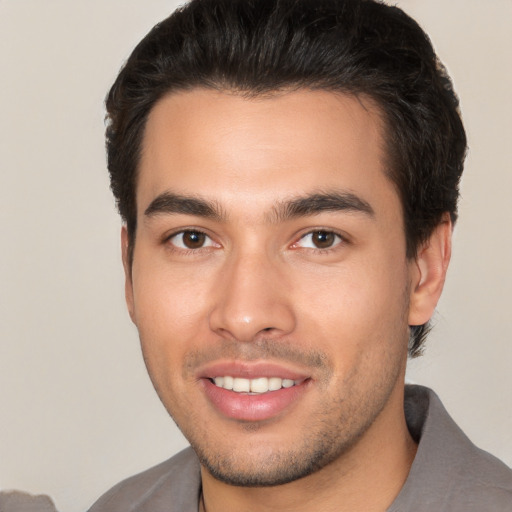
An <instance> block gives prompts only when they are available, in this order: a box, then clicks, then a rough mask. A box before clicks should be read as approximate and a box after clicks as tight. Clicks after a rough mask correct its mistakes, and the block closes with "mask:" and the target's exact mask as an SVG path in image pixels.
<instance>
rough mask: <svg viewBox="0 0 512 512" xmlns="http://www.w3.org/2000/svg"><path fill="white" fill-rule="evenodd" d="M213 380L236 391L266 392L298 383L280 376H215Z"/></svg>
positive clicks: (216, 383)
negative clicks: (253, 377)
mask: <svg viewBox="0 0 512 512" xmlns="http://www.w3.org/2000/svg"><path fill="white" fill-rule="evenodd" d="M213 382H214V383H215V385H216V386H218V387H219V388H224V389H230V390H233V391H236V392H237V393H255V394H260V393H267V392H268V391H277V390H279V389H281V388H291V387H292V386H295V385H296V384H298V383H299V381H294V380H291V379H281V378H280V377H270V378H267V377H259V378H257V379H243V378H241V377H230V376H229V375H226V376H224V377H215V378H214V379H213Z"/></svg>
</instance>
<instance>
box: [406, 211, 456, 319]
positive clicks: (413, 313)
mask: <svg viewBox="0 0 512 512" xmlns="http://www.w3.org/2000/svg"><path fill="white" fill-rule="evenodd" d="M452 230H453V226H452V222H451V220H450V216H449V214H448V213H446V214H445V215H444V216H443V219H442V221H441V223H440V224H439V225H438V226H437V227H436V228H435V230H434V231H433V233H432V235H431V236H430V238H429V239H428V240H427V242H425V244H424V245H423V246H422V247H421V248H420V249H419V251H418V255H417V256H416V258H415V260H414V261H413V262H411V265H413V272H412V276H413V278H412V283H411V297H410V308H409V325H423V324H425V323H427V322H428V321H429V320H430V318H431V317H432V315H433V314H434V310H435V308H436V305H437V302H438V301H439V298H440V297H441V292H442V291H443V287H444V282H445V279H446V272H447V270H448V264H449V263H450V257H451V246H452Z"/></svg>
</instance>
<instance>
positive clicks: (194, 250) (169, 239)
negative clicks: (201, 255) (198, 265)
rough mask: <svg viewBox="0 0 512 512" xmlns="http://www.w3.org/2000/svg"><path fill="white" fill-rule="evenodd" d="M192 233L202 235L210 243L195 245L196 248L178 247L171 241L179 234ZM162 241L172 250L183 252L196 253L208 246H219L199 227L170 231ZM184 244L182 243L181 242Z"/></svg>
mask: <svg viewBox="0 0 512 512" xmlns="http://www.w3.org/2000/svg"><path fill="white" fill-rule="evenodd" d="M192 233H195V234H197V235H199V236H203V237H205V238H206V239H208V240H209V241H210V243H209V244H208V245H206V246H205V245H201V247H197V248H191V247H186V246H184V247H179V246H177V245H176V244H175V243H173V242H172V240H173V238H177V237H178V236H179V235H182V236H184V235H186V234H192ZM163 242H164V243H165V244H167V245H168V246H170V248H171V249H172V250H173V251H181V252H185V253H197V252H199V251H201V250H204V249H209V248H210V247H220V245H219V244H217V243H216V242H214V241H213V239H212V237H211V236H209V235H208V234H207V233H205V232H204V231H202V230H200V229H193V228H190V229H181V230H180V231H175V232H174V233H171V234H170V235H168V236H166V237H165V238H164V240H163ZM182 245H184V244H182Z"/></svg>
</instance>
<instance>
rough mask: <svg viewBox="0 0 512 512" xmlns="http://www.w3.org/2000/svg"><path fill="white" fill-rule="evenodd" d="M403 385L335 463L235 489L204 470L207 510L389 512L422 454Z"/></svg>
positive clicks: (246, 511)
mask: <svg viewBox="0 0 512 512" xmlns="http://www.w3.org/2000/svg"><path fill="white" fill-rule="evenodd" d="M403 410H404V409H403V387H402V388H401V389H399V390H397V392H396V393H394V394H393V395H392V396H391V397H390V403H388V404H387V406H386V408H385V409H384V410H383V411H382V413H381V414H380V415H379V417H378V418H377V419H376V421H375V422H374V423H373V425H372V426H371V427H370V428H369V429H368V430H367V431H366V433H365V434H364V435H363V436H362V437H361V438H360V439H359V440H358V441H357V442H356V443H355V444H354V445H353V446H352V448H351V449H350V450H348V451H347V452H345V453H343V454H342V455H340V457H338V459H336V460H335V461H334V462H332V463H331V464H329V465H327V466H326V467H324V468H322V469H321V470H319V471H317V472H315V473H313V474H311V475H309V476H306V477H304V478H301V479H300V480H297V481H295V482H291V483H288V484H285V485H279V486H275V487H253V488H247V487H234V486H231V485H228V484H225V483H223V482H219V481H218V480H216V479H215V478H213V477H212V476H211V475H210V474H209V473H208V471H207V470H206V469H205V468H201V473H202V481H203V496H202V500H204V503H202V505H201V507H204V508H201V509H200V510H202V511H203V512H235V511H236V512H239V511H243V512H277V511H280V512H287V511H294V512H306V511H313V510H322V511H324V512H331V511H332V512H334V511H336V512H348V511H350V512H359V511H360V512H363V511H364V512H383V511H385V510H386V509H387V508H388V507H389V506H390V505H391V504H392V502H393V500H394V499H395V498H396V496H397V495H398V493H399V492H400V490H401V488H402V486H403V484H404V483H405V480H406V479H407V475H408V474H409V470H410V467H411V465H412V462H413V460H414V456H415V454H416V449H417V446H416V444H415V443H414V441H413V440H412V438H411V436H410V434H409V431H408V429H407V425H406V422H405V415H404V412H403Z"/></svg>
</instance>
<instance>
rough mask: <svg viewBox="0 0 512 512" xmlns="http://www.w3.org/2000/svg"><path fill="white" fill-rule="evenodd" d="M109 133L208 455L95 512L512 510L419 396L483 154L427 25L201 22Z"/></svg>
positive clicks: (499, 471) (134, 94)
mask: <svg viewBox="0 0 512 512" xmlns="http://www.w3.org/2000/svg"><path fill="white" fill-rule="evenodd" d="M107 111H108V118H109V125H108V128H107V149H108V165H109V172H110V176H111V184H112V190H113V192H114V195H115V197H116V199H117V202H118V206H119V210H120V213H121V215H122V217H123V219H124V221H125V227H124V228H123V231H122V246H123V262H124V267H125V273H126V297H127V303H128V309H129V312H130V315H131V318H132V320H133V322H134V323H135V325H136V326H137V328H138V331H139V335H140V339H141V344H142V349H143V354H144V358H145V362H146V365H147V368H148V371H149V374H150V376H151V379H152V381H153V384H154V386H155V389H156V390H157V392H158V394H159V396H160V398H161V400H162V402H163V404H164V405H165V407H166V408H167V410H168V411H169V413H170V414H171V415H172V417H173V419H174V420H175V421H176V423H177V424H178V426H179V427H180V429H181V430H182V432H183V433H184V435H185V436H186V437H187V439H188V440H189V442H190V444H191V448H190V449H188V450H185V451H184V452H182V453H180V454H178V455H177V456H175V457H174V458H172V459H170V460H169V461H167V462H164V463H163V464H161V465H159V466H157V467H155V468H152V469H150V470H148V471H146V472H145V473H142V474H141V475H138V476H135V477H132V478H131V479H129V480H127V481H125V482H122V483H121V484H119V485H118V486H116V487H115V488H114V489H112V490H111V491H110V492H109V493H107V494H106V495H105V496H103V497H102V498H101V499H100V500H99V501H98V502H97V503H96V504H95V505H94V506H93V507H92V509H91V510H92V511H94V512H98V511H115V510H119V511H121V510H123V511H127V510H133V511H136V510H137V511H139V510H152V511H156V512H158V511H164V510H166V511H168V510H176V511H184V512H185V511H196V510H201V511H207V512H218V511H223V512H226V511H235V510H237V511H239V510H243V511H260V510H294V511H303V510H322V511H331V510H332V511H334V510H336V511H345V510H346V511H349V510H350V511H357V510H361V511H363V510H364V511H384V510H390V511H399V510H415V511H434V510H435V511H439V510H450V511H458V510H460V511H477V510H478V511H481V510H493V511H494V510H498V511H505V510H512V472H511V471H510V470H509V469H508V468H507V467H506V466H505V465H503V464H502V463H500V462H499V461H498V460H497V459H495V458H493V457H492V456H491V455H489V454H486V453H485V452H482V451H480V450H478V449H477V448H476V447H474V446H473V445H472V444H471V443H470V441H469V440H468V439H467V438H466V437H465V436H464V434H462V432H461V431H460V430H459V429H458V427H457V426H456V425H455V424H454V423H453V422H452V420H451V419H450V418H449V416H448V414H447V413H446V411H445V410H444V409H443V407H442V405H441V403H440V402H439V399H438V398H437V397H436V396H435V394H434V393H433V392H431V391H430V390H428V389H426V388H422V387H407V388H405V387H404V377H405V367H406V360H407V355H408V354H409V355H410V356H415V355H418V354H419V353H420V352H421V348H422V345H423V342H424V339H425V336H426V334H427V332H428V322H429V320H430V318H431V316H432V314H433V312H434V309H435V306H436V304H437V301H438V299H439V297H440V294H441V291H442V288H443V284H444V279H445V275H446V271H447V267H448V263H449V259H450V252H451V233H452V228H453V224H454V222H455V220H456V217H457V198H458V183H459V179H460V176H461V173H462V168H463V161H464V156H465V151H466V138H465V134H464V129H463V127H462V123H461V120H460V117H459V113H458V102H457V98H456V96H455V94H454V92H453V89H452V86H451V83H450V80H449V78H448V77H447V75H446V73H445V71H444V69H443V67H442V65H441V64H440V63H439V61H438V60H437V58H436V55H435V53H434V52H433V50H432V47H431V44H430V42H429V41H428V38H427V36H426V35H425V34H424V33H423V32H422V30H421V29H420V28H419V27H418V25H417V24H416V23H415V22H414V21H413V20H411V19H410V18H409V17H407V16H406V15H405V14H404V13H403V12H402V11H400V10H399V9H397V8H394V7H389V6H386V5H383V4H380V3H378V2H374V1H361V0H357V1H355V0H343V1H342V0H315V1H313V0H299V1H297V0H261V1H249V0H240V1H233V0H195V1H192V2H190V3H189V4H187V5H186V6H185V7H183V8H182V9H180V10H178V11H177V12H176V13H174V14H173V15H172V16H171V17H170V18H168V19H167V20H165V21H164V22H162V23H161V24H159V25H157V26H156V27H155V28H154V29H153V30H152V31H151V32H150V33H149V34H148V36H146V38H145V39H144V40H143V41H142V42H141V43H140V44H139V45H138V47H137V48H136V49H135V50H134V52H133V54H132V55H131V57H130V59H129V60H128V62H127V64H126V66H125V67H124V69H123V70H122V71H121V73H120V75H119V77H118V79H117V80H116V82H115V84H114V86H113V87H112V89H111V91H110V93H109V95H108V98H107ZM404 389H405V391H404Z"/></svg>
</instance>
